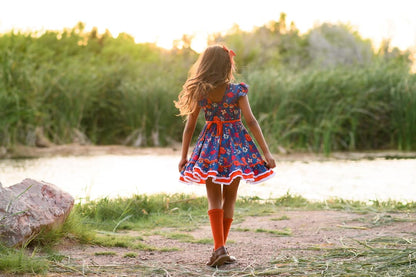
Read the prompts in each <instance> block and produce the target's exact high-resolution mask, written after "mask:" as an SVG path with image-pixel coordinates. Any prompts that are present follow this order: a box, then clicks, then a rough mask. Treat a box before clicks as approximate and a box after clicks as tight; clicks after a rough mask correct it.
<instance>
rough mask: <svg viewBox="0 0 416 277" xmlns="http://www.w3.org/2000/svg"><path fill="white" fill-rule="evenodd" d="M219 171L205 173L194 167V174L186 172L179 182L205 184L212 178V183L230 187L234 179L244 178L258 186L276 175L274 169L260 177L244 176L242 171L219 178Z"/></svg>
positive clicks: (252, 174) (251, 174) (250, 174)
mask: <svg viewBox="0 0 416 277" xmlns="http://www.w3.org/2000/svg"><path fill="white" fill-rule="evenodd" d="M217 175H218V171H216V170H210V171H208V172H203V171H202V170H201V169H200V168H199V167H194V172H190V171H185V172H184V173H183V174H181V176H180V177H179V181H180V182H182V183H185V184H192V183H196V184H205V181H206V180H207V179H208V178H210V177H212V181H213V182H214V183H217V184H223V185H230V184H231V183H232V182H233V181H234V179H236V178H242V179H243V180H244V181H246V182H247V183H249V184H258V183H262V182H264V181H266V180H268V179H270V178H271V177H273V176H274V175H275V172H274V171H273V170H272V169H269V170H267V171H266V172H263V173H262V174H259V175H254V173H252V172H251V173H248V174H244V173H243V172H242V171H241V170H240V169H238V170H236V171H233V172H232V173H231V174H230V176H228V177H218V176H217Z"/></svg>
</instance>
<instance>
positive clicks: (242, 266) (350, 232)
mask: <svg viewBox="0 0 416 277" xmlns="http://www.w3.org/2000/svg"><path fill="white" fill-rule="evenodd" d="M276 230H290V231H291V234H290V235H289V236H279V235H277V234H275V233H273V231H276ZM161 231H163V232H170V231H171V232H181V233H187V234H190V235H192V236H193V237H194V238H195V239H204V238H205V239H207V238H211V230H210V227H209V225H207V226H201V227H200V228H198V229H197V230H192V231H178V230H177V229H175V230H167V229H165V230H161ZM268 231H270V232H268ZM130 235H131V234H130ZM415 236H416V215H415V214H408V213H394V214H387V213H366V214H359V213H350V212H341V211H293V210H292V211H285V210H282V211H280V212H278V213H277V214H273V215H267V216H253V217H247V218H244V219H243V220H242V221H241V222H236V223H234V224H233V226H232V229H231V232H230V235H229V242H228V245H227V247H228V250H229V252H230V254H231V255H233V256H235V257H236V258H237V262H236V263H235V264H230V265H223V266H221V267H220V268H218V269H216V268H211V267H208V266H206V265H205V262H207V261H208V258H209V256H210V254H211V251H212V245H210V244H201V243H191V242H182V241H180V240H176V239H169V238H166V236H162V235H154V234H153V235H149V236H142V237H143V239H144V241H143V243H145V244H147V245H151V246H154V247H156V248H158V249H161V248H177V249H178V250H177V251H169V252H163V251H141V250H132V249H127V248H118V247H114V248H109V247H99V246H91V245H80V244H77V243H73V242H71V241H69V240H67V241H65V242H64V243H63V244H61V245H59V246H58V247H57V249H56V250H57V251H58V252H59V253H60V254H62V255H65V256H66V258H65V259H64V260H63V261H62V262H61V263H60V264H61V265H64V269H65V267H66V266H68V268H69V267H72V268H76V271H71V270H70V271H69V272H67V273H65V272H61V273H59V274H51V276H58V275H59V276H61V275H71V276H74V275H75V276H76V275H79V276H81V275H83V274H85V275H100V276H249V275H250V272H251V271H254V270H263V269H267V268H273V267H276V266H279V264H278V263H277V264H276V263H275V262H274V261H276V260H282V259H284V258H288V259H293V257H297V258H302V259H307V258H308V257H312V256H315V255H320V254H322V252H323V251H325V250H327V249H334V248H340V247H349V246H352V245H355V241H363V242H365V241H366V240H371V239H376V238H386V237H387V238H405V239H406V238H407V239H409V238H412V237H413V238H414V237H415ZM97 253H98V254H100V253H101V254H103V253H104V254H105V253H110V255H97ZM127 253H130V254H131V253H134V255H136V256H135V257H126V254H127ZM57 269H58V268H57ZM58 271H59V270H58ZM221 274H222V275H221ZM250 276H251V275H250ZM253 276H254V275H253ZM272 276H273V275H272ZM279 276H282V275H279ZM283 276H284V275H283Z"/></svg>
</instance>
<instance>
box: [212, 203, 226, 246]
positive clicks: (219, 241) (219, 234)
mask: <svg viewBox="0 0 416 277" xmlns="http://www.w3.org/2000/svg"><path fill="white" fill-rule="evenodd" d="M208 216H209V221H210V223H211V230H212V236H213V238H214V250H217V249H218V248H220V247H221V246H224V227H223V218H224V210H222V209H212V210H209V211H208Z"/></svg>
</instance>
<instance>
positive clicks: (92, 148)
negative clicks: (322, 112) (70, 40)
mask: <svg viewBox="0 0 416 277" xmlns="http://www.w3.org/2000/svg"><path fill="white" fill-rule="evenodd" d="M180 149H181V146H180V145H179V144H178V145H175V146H171V147H130V146H122V145H105V146H103V145H99V146H97V145H79V144H65V145H56V146H52V147H44V148H40V147H28V146H16V147H14V149H13V151H7V150H6V149H0V150H1V151H0V159H1V158H22V157H23V158H37V157H53V156H98V155H113V154H116V155H174V156H180ZM191 150H192V149H190V151H191ZM274 156H275V158H276V159H277V160H278V161H279V160H281V161H311V160H345V159H346V160H359V159H375V158H412V159H415V158H416V152H401V151H396V150H385V151H371V152H334V153H331V154H330V155H329V156H325V155H324V154H317V153H310V152H308V153H306V152H286V153H275V154H274Z"/></svg>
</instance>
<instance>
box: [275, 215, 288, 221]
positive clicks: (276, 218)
mask: <svg viewBox="0 0 416 277" xmlns="http://www.w3.org/2000/svg"><path fill="white" fill-rule="evenodd" d="M289 219H290V218H289V217H288V216H287V215H282V216H281V217H273V218H270V220H271V221H282V220H289Z"/></svg>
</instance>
